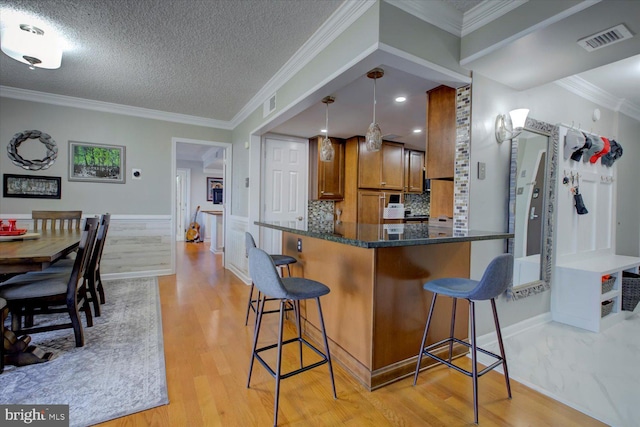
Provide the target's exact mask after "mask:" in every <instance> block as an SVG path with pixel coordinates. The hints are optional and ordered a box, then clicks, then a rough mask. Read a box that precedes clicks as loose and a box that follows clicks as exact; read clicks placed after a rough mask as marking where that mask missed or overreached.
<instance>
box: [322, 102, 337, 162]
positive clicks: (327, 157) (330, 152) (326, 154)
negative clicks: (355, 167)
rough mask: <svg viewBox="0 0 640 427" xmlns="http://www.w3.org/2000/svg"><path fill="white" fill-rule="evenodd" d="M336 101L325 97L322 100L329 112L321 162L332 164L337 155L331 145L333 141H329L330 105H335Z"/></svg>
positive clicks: (326, 116) (327, 113)
mask: <svg viewBox="0 0 640 427" xmlns="http://www.w3.org/2000/svg"><path fill="white" fill-rule="evenodd" d="M335 100H336V99H335V98H334V97H333V96H325V97H324V98H322V102H323V103H324V104H326V106H327V110H326V115H325V127H324V129H325V136H324V138H323V139H322V142H321V143H320V161H321V162H332V161H333V158H334V156H335V154H336V150H334V148H333V145H332V144H331V139H329V104H333V101H335Z"/></svg>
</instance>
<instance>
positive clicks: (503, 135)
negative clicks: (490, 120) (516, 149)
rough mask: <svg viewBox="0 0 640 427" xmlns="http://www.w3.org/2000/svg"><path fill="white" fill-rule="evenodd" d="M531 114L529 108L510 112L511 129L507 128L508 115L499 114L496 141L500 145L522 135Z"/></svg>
mask: <svg viewBox="0 0 640 427" xmlns="http://www.w3.org/2000/svg"><path fill="white" fill-rule="evenodd" d="M528 114H529V109H528V108H519V109H517V110H511V111H509V117H510V118H511V129H509V128H508V127H507V120H506V118H507V117H506V115H504V114H498V117H496V140H497V141H498V142H499V143H500V142H502V141H504V140H505V139H512V138H515V137H517V136H518V135H520V133H521V132H522V129H523V128H524V124H525V122H526V121H527V115H528Z"/></svg>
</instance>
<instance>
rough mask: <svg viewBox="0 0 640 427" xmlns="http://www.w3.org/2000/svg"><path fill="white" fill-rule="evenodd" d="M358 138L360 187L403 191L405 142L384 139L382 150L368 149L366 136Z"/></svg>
mask: <svg viewBox="0 0 640 427" xmlns="http://www.w3.org/2000/svg"><path fill="white" fill-rule="evenodd" d="M358 140H359V148H358V188H372V189H379V190H398V191H402V190H403V188H404V144H401V143H398V142H391V141H383V142H382V148H381V149H380V151H367V148H366V145H365V139H364V137H358Z"/></svg>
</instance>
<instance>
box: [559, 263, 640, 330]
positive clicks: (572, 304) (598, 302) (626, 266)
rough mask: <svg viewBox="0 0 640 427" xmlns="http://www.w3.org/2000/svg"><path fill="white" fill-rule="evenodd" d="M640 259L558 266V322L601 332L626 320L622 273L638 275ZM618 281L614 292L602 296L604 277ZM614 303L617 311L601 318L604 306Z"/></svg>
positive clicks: (612, 311) (614, 309)
mask: <svg viewBox="0 0 640 427" xmlns="http://www.w3.org/2000/svg"><path fill="white" fill-rule="evenodd" d="M638 266H640V258H637V257H629V256H624V255H603V256H590V257H585V258H584V259H580V260H575V259H574V260H572V261H564V262H559V263H557V264H556V270H555V273H556V277H555V279H556V280H555V284H554V286H553V287H552V288H551V292H552V298H551V315H552V318H553V320H554V321H557V322H562V323H566V324H568V325H572V326H576V327H578V328H582V329H587V330H589V331H593V332H600V331H602V330H604V329H606V328H608V327H610V326H612V325H614V324H615V323H617V322H619V321H621V320H623V319H625V318H626V313H625V312H623V311H622V272H623V271H629V272H633V273H637V272H638ZM604 275H611V276H613V277H615V283H614V285H613V289H612V290H610V291H609V292H607V293H605V294H603V293H602V276H604ZM609 300H611V301H613V309H612V310H611V313H609V314H607V315H606V316H604V317H602V316H601V307H602V302H604V301H609Z"/></svg>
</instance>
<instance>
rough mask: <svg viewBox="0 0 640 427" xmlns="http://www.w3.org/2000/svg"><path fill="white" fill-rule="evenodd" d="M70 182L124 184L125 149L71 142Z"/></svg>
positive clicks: (115, 146) (114, 146)
mask: <svg viewBox="0 0 640 427" xmlns="http://www.w3.org/2000/svg"><path fill="white" fill-rule="evenodd" d="M69 181H88V182H104V183H114V184H124V182H125V147H124V146H121V145H104V144H92V143H89V142H77V141H69Z"/></svg>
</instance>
